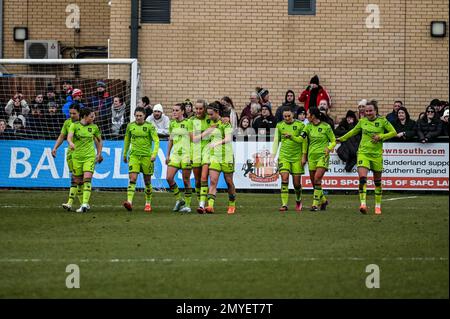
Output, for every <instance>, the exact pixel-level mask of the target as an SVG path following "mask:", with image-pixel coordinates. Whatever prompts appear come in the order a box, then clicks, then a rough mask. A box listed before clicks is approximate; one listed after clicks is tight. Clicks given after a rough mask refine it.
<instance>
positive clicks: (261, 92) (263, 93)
mask: <svg viewBox="0 0 450 319" xmlns="http://www.w3.org/2000/svg"><path fill="white" fill-rule="evenodd" d="M256 93H258V103H259V104H261V106H263V105H267V106H268V107H269V108H270V110H272V102H271V101H270V95H269V90H267V89H264V88H261V87H257V88H256Z"/></svg>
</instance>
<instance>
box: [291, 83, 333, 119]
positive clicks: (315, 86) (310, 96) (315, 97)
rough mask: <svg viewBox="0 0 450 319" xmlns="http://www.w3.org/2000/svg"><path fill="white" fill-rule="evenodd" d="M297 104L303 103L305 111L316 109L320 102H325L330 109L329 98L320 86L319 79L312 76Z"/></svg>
mask: <svg viewBox="0 0 450 319" xmlns="http://www.w3.org/2000/svg"><path fill="white" fill-rule="evenodd" d="M298 100H299V102H301V103H304V107H305V110H306V111H308V109H309V108H311V107H318V106H319V103H320V100H327V102H328V106H329V107H331V98H330V95H329V94H328V92H327V91H326V90H325V88H323V87H322V86H321V85H320V82H319V77H318V76H317V75H314V76H313V77H312V78H311V80H310V81H309V85H308V86H307V87H306V89H305V90H304V91H303V92H302V93H301V94H300V96H299V97H298Z"/></svg>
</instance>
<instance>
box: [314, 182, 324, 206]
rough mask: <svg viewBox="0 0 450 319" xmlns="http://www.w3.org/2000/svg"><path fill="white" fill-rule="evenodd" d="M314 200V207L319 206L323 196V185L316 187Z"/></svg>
mask: <svg viewBox="0 0 450 319" xmlns="http://www.w3.org/2000/svg"><path fill="white" fill-rule="evenodd" d="M313 196H314V199H313V204H312V205H313V206H319V201H320V198H321V196H322V185H314V195H313Z"/></svg>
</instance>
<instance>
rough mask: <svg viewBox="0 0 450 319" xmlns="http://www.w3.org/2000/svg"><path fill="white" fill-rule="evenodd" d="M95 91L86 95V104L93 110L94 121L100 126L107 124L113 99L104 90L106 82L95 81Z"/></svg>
mask: <svg viewBox="0 0 450 319" xmlns="http://www.w3.org/2000/svg"><path fill="white" fill-rule="evenodd" d="M95 86H96V92H95V93H94V95H92V96H89V97H88V99H87V100H88V106H89V107H90V108H92V110H93V111H94V112H95V123H96V124H97V125H98V126H99V127H100V128H102V127H105V126H107V125H108V124H109V114H110V112H111V108H112V104H113V99H112V97H111V96H110V94H109V92H108V91H107V90H106V83H105V82H103V81H100V80H99V81H97V82H96V84H95Z"/></svg>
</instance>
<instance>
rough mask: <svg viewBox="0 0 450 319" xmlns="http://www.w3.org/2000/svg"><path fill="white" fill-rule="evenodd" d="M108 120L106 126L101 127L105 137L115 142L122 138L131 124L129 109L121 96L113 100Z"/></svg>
mask: <svg viewBox="0 0 450 319" xmlns="http://www.w3.org/2000/svg"><path fill="white" fill-rule="evenodd" d="M106 119H107V120H106V124H103V125H102V127H101V131H102V132H104V133H103V134H104V135H105V137H106V138H109V139H114V140H116V139H120V138H122V137H123V136H124V135H125V130H126V128H127V124H128V122H129V109H128V108H127V106H126V104H125V103H124V102H123V99H122V98H121V97H120V96H115V97H114V98H113V104H112V107H111V110H110V111H109V112H108V115H107V116H106Z"/></svg>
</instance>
